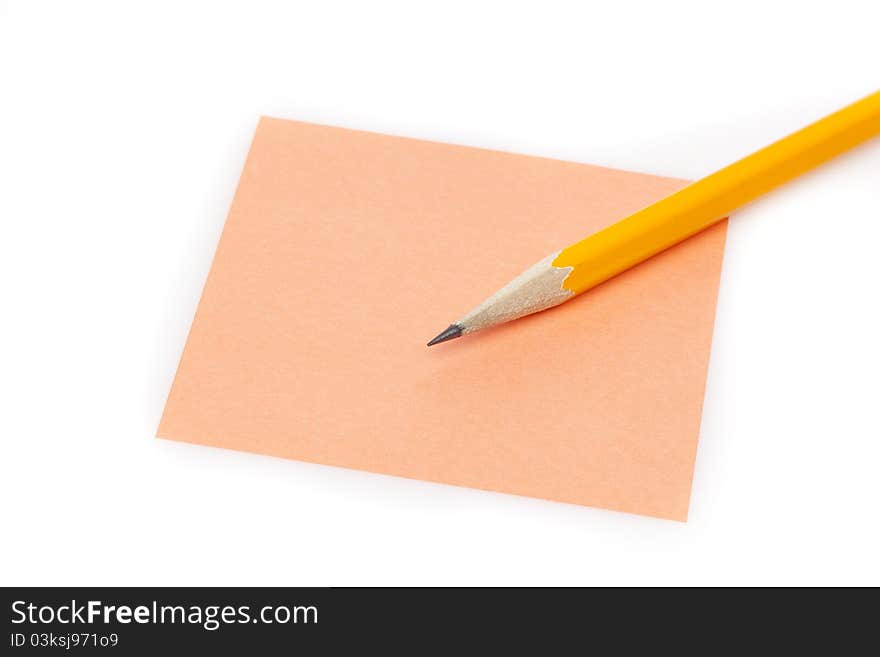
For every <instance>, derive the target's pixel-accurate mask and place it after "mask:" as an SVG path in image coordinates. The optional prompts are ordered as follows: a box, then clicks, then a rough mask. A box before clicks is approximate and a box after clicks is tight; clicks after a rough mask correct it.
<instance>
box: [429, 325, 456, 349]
mask: <svg viewBox="0 0 880 657" xmlns="http://www.w3.org/2000/svg"><path fill="white" fill-rule="evenodd" d="M461 332H462V328H461V327H460V326H459V325H458V324H450V325H449V326H448V327H447V328H446V329H445V330H444V331H443V332H442V333H441V334H440V335H438V336H437V337H436V338H434V339H433V340H431V341H430V342H429V343H428V346H429V347H430V346H431V345H435V344H439V343H441V342H446V341H447V340H453V339H455V338H460V337H461Z"/></svg>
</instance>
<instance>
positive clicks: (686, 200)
mask: <svg viewBox="0 0 880 657" xmlns="http://www.w3.org/2000/svg"><path fill="white" fill-rule="evenodd" d="M878 134H880V92H877V93H874V94H872V95H870V96H868V97H867V98H864V99H862V100H860V101H858V102H856V103H853V104H852V105H850V106H848V107H845V108H844V109H842V110H840V111H838V112H835V113H834V114H831V115H830V116H827V117H825V118H824V119H821V120H819V121H817V122H816V123H813V124H811V125H809V126H807V127H806V128H804V129H802V130H800V131H798V132H795V133H794V134H791V135H789V136H788V137H785V138H783V139H780V140H779V141H777V142H775V143H773V144H771V145H769V146H767V147H766V148H763V149H761V150H759V151H757V152H755V153H753V154H751V155H749V156H747V157H745V158H743V159H741V160H739V161H737V162H735V163H733V164H731V165H729V166H727V167H725V168H723V169H721V170H720V171H717V172H716V173H713V174H712V175H710V176H708V177H706V178H703V179H702V180H700V181H698V182H695V183H693V184H691V185H688V186H687V187H685V188H684V189H682V190H680V191H678V192H676V193H674V194H672V195H671V196H668V197H666V198H664V199H662V200H660V201H658V202H657V203H654V204H653V205H649V206H648V207H646V208H644V209H642V210H639V211H638V212H636V213H635V214H632V215H630V216H628V217H626V218H625V219H622V220H621V221H618V222H617V223H615V224H612V225H611V226H609V227H608V228H605V229H604V230H601V231H599V232H597V233H595V234H593V235H591V236H590V237H587V238H586V239H583V240H581V241H580V242H577V243H576V244H573V245H571V246H569V247H568V248H566V249H564V250H563V251H561V252H560V254H559V255H558V256H557V257H556V259H555V260H554V261H553V266H554V267H573V270H572V272H571V273H570V274H569V276H568V278H567V279H566V280H565V282H564V284H563V286H564V287H565V288H566V289H568V290H570V291H571V292H573V293H574V294H579V293H581V292H584V291H586V290H589V289H590V288H592V287H594V286H596V285H598V284H599V283H602V282H603V281H605V280H607V279H609V278H611V277H612V276H615V275H616V274H619V273H620V272H622V271H624V270H626V269H629V268H630V267H632V266H634V265H636V264H638V263H639V262H641V261H643V260H646V259H647V258H650V257H651V256H653V255H655V254H657V253H659V252H661V251H663V250H665V249H667V248H669V247H670V246H673V245H674V244H677V243H678V242H681V241H682V240H684V239H687V238H688V237H690V236H691V235H694V234H695V233H698V232H699V231H701V230H703V229H704V228H707V227H708V226H710V225H712V224H714V223H716V222H718V221H720V220H721V219H723V218H724V217H726V216H727V215H728V214H730V213H731V212H732V211H733V210H736V209H737V208H739V207H742V206H743V205H745V204H747V203H749V202H750V201H753V200H754V199H756V198H758V197H759V196H761V195H763V194H766V193H767V192H769V191H771V190H773V189H775V188H776V187H779V186H780V185H782V184H784V183H786V182H788V181H789V180H791V179H793V178H795V177H797V176H799V175H801V174H802V173H804V172H806V171H808V170H810V169H812V168H814V167H816V166H818V165H819V164H822V163H823V162H826V161H828V160H830V159H831V158H833V157H835V156H837V155H840V154H841V153H843V152H844V151H846V150H848V149H850V148H852V147H854V146H857V145H858V144H860V143H862V142H864V141H866V140H868V139H870V138H872V137H874V136H877V135H878Z"/></svg>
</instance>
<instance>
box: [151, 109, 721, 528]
mask: <svg viewBox="0 0 880 657" xmlns="http://www.w3.org/2000/svg"><path fill="white" fill-rule="evenodd" d="M683 184H684V182H683V181H680V180H671V179H668V178H658V177H655V176H648V175H642V174H635V173H629V172H626V171H618V170H613V169H606V168H601V167H595V166H587V165H583V164H573V163H569V162H559V161H555V160H548V159H543V158H537V157H527V156H522V155H511V154H507V153H498V152H494V151H487V150H479V149H475V148H465V147H460V146H451V145H446V144H437V143H431V142H425V141H418V140H413V139H403V138H398V137H390V136H386V135H379V134H372V133H366V132H357V131H351V130H344V129H339V128H329V127H324V126H317V125H310V124H306V123H298V122H294V121H282V120H277V119H263V120H261V121H260V124H259V127H258V128H257V132H256V135H255V137H254V141H253V144H252V146H251V150H250V153H249V155H248V158H247V164H246V166H245V169H244V172H243V174H242V177H241V181H240V183H239V187H238V191H237V193H236V195H235V199H234V201H233V204H232V208H231V210H230V213H229V217H228V219H227V221H226V226H225V228H224V230H223V236H222V238H221V241H220V245H219V247H218V248H217V253H216V256H215V258H214V263H213V266H212V268H211V272H210V275H209V276H208V281H207V284H206V286H205V290H204V293H203V295H202V299H201V302H200V303H199V307H198V311H197V313H196V317H195V320H194V321H193V325H192V329H191V331H190V334H189V338H188V340H187V344H186V348H185V350H184V353H183V357H182V358H181V361H180V366H179V368H178V371H177V375H176V378H175V380H174V384H173V386H172V389H171V393H170V395H169V398H168V402H167V405H166V407H165V412H164V414H163V417H162V421H161V424H160V426H159V436H160V437H163V438H169V439H173V440H182V441H187V442H194V443H199V444H204V445H213V446H216V447H226V448H230V449H237V450H244V451H249V452H259V453H262V454H271V455H273V456H281V457H285V458H291V459H299V460H303V461H311V462H315V463H323V464H329V465H336V466H341V467H346V468H357V469H360V470H369V471H372V472H380V473H385V474H391V475H398V476H403V477H412V478H415V479H424V480H429V481H437V482H444V483H448V484H455V485H458V486H470V487H473V488H481V489H487V490H492V491H501V492H505V493H514V494H517V495H529V496H533V497H541V498H546V499H550V500H558V501H562V502H571V503H575V504H585V505H590V506H597V507H605V508H608V509H616V510H620V511H628V512H632V513H640V514H647V515H652V516H660V517H663V518H673V519H677V520H684V519H686V517H687V510H688V500H689V496H690V488H691V480H692V477H693V467H694V456H695V453H696V447H697V439H698V434H699V428H700V411H701V406H702V401H703V392H704V387H705V380H706V369H707V365H708V360H709V349H710V343H711V338H712V324H713V320H714V313H715V302H716V296H717V291H718V280H719V272H720V268H721V258H722V252H723V248H724V238H725V232H726V223H722V224H718V225H716V226H714V227H713V228H710V229H709V230H707V231H705V232H703V233H700V234H699V235H696V236H695V237H692V238H691V239H689V240H687V241H686V242H684V243H682V244H680V245H679V246H676V247H674V248H672V249H670V250H668V251H666V252H665V253H662V254H660V255H659V256H656V257H654V258H653V259H651V260H649V261H648V262H646V263H644V264H642V265H640V266H638V267H636V268H635V269H632V270H630V271H628V272H626V273H624V274H622V275H620V276H618V277H616V278H614V279H612V280H611V281H608V282H607V283H605V284H603V285H601V286H599V287H598V288H596V289H594V290H592V291H591V292H588V293H587V294H584V295H581V296H579V297H578V298H576V299H574V300H572V301H569V302H568V303H566V304H564V305H562V306H560V307H558V308H554V309H552V310H549V311H546V312H543V313H539V314H537V315H532V316H530V317H527V318H524V319H520V320H517V321H515V322H512V323H510V324H507V325H504V326H501V327H498V328H495V329H490V330H488V331H485V332H482V333H479V334H476V335H473V336H470V337H467V336H466V337H464V338H462V339H459V340H455V341H452V342H449V343H446V344H443V345H439V346H436V347H432V348H430V349H428V348H426V347H425V342H426V341H427V340H428V339H430V338H431V337H432V336H434V335H435V334H436V333H437V331H438V330H440V329H441V328H443V327H445V326H446V325H448V324H449V322H450V321H451V320H453V319H455V318H456V317H458V316H459V315H461V314H462V313H463V312H464V311H466V310H468V309H469V308H471V307H473V306H474V305H476V304H477V303H479V302H480V301H482V300H483V299H484V298H486V297H487V296H488V295H489V294H491V293H492V292H494V291H495V290H496V289H498V288H499V287H501V286H502V285H503V284H504V283H506V282H507V281H508V280H510V279H511V278H512V277H513V276H515V275H516V274H518V273H519V272H520V271H522V270H523V269H525V268H526V267H527V266H529V265H531V264H533V263H534V262H536V261H537V260H539V259H541V258H542V257H544V256H545V255H547V254H548V253H551V252H553V251H556V250H558V249H560V248H562V247H564V246H566V245H567V244H570V243H572V242H575V241H577V240H579V239H581V238H583V237H584V236H585V235H588V234H589V233H592V232H594V231H596V230H599V229H601V228H603V227H605V226H607V225H608V224H610V223H612V222H614V221H616V220H618V219H620V218H622V217H623V216H625V215H626V214H628V213H630V212H633V211H635V210H637V209H639V208H641V207H643V206H645V205H647V204H649V203H651V202H653V201H655V200H657V199H659V198H661V197H662V196H665V195H667V194H669V193H670V192H672V191H674V190H676V189H678V188H680V187H681V186H682V185H683Z"/></svg>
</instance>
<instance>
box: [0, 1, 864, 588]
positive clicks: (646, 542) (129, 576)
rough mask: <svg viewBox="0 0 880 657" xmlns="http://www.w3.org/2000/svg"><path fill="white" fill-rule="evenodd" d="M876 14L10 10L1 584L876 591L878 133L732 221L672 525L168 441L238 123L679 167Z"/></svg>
mask: <svg viewBox="0 0 880 657" xmlns="http://www.w3.org/2000/svg"><path fill="white" fill-rule="evenodd" d="M878 25H880V3H877V2H876V0H866V1H864V2H856V1H846V0H835V2H833V3H832V2H812V1H807V0H799V1H797V2H795V1H792V2H772V1H770V0H759V1H751V0H739V1H738V2H725V3H719V2H706V1H705V0H694V1H671V0H667V1H665V2H633V1H622V0H615V1H614V2H610V1H603V2H597V3H590V2H572V3H557V2H548V1H547V0H541V1H540V2H538V1H536V2H532V3H516V2H477V1H469V2H452V1H450V0H444V1H443V2H436V3H425V2H412V1H410V2H396V3H391V2H377V1H375V0H373V1H371V2H351V3H341V2H326V1H324V2H318V1H315V2H308V3H296V2H278V3H267V2H254V1H247V2H245V1H242V2H237V3H224V2H216V1H214V2H198V3H197V2H183V1H174V2H160V1H157V0H150V1H149V2H119V1H107V2H91V1H85V0H82V1H80V2H68V1H59V2H42V1H38V0H30V1H24V0H22V1H2V0H0V290H2V320H0V433H2V440H0V527H2V529H0V532H2V538H0V583H2V584H6V585H12V584H20V585H38V584H39V585H51V584H93V585H98V584H102V585H123V584H152V585H160V584H167V585H172V584H180V585H196V584H206V585H207V584H212V585H221V584H242V585H243V584H253V585H331V584H336V585H339V584H585V585H589V584H874V585H877V584H880V559H878V554H880V528H878V516H880V513H878V508H877V507H878V502H880V481H878V475H877V473H878V471H880V420H878V405H880V394H878V393H880V349H878V342H880V341H878V336H880V310H878V305H880V304H878V296H880V295H878V282H880V257H878V242H880V141H875V142H873V143H871V144H869V145H866V146H864V147H862V148H860V149H858V150H857V151H854V152H852V153H851V154H848V155H846V156H844V157H843V158H841V159H840V160H838V161H836V162H834V163H833V164H831V165H829V166H826V167H825V168H823V169H821V170H820V171H817V172H815V173H813V174H811V175H808V176H807V177H805V178H803V179H801V180H799V181H797V182H796V183H794V184H791V185H790V186H788V187H787V188H785V189H784V190H782V191H780V192H778V193H775V194H773V195H772V196H770V197H768V198H766V199H765V200H762V201H760V202H758V203H756V204H754V205H753V206H752V207H750V208H748V209H745V210H743V211H741V212H739V213H737V214H736V215H735V218H734V219H733V220H732V222H731V224H730V232H729V242H728V245H727V251H726V255H725V262H724V271H723V277H722V284H721V294H720V298H719V307H718V318H717V323H716V333H715V341H714V346H713V351H712V360H711V367H710V373H709V382H708V388H707V395H706V402H705V409H704V411H705V412H704V420H703V428H702V435H701V442H700V448H699V454H698V458H697V468H696V476H695V482H694V489H693V497H692V502H691V514H690V520H689V522H688V523H687V524H681V523H676V522H669V521H661V520H654V519H650V518H642V517H638V516H632V515H626V514H620V513H613V512H609V511H603V510H597V509H590V508H581V507H577V506H569V505H563V504H556V503H550V502H545V501H541V500H533V499H526V498H518V497H513V496H506V495H500V494H492V493H485V492H479V491H473V490H467V489H461V488H454V487H449V486H442V485H435V484H428V483H422V482H416V481H407V480H403V479H395V478H391V477H384V476H379V475H372V474H367V473H361V472H352V471H346V470H341V469H336V468H330V467H322V466H316V465H308V464H303V463H297V462H293V461H283V460H278V459H272V458H268V457H262V456H256V455H249V454H241V453H233V452H226V451H221V450H217V449H211V448H205V447H196V446H191V445H185V444H178V443H173V442H166V441H161V440H156V439H155V438H154V437H153V436H154V434H155V430H156V427H157V424H158V421H159V416H160V414H161V411H162V407H163V404H164V401H165V397H166V395H167V393H168V389H169V386H170V384H171V380H172V377H173V375H174V371H175V368H176V366H177V361H178V358H179V356H180V353H181V350H182V348H183V345H184V341H185V338H186V334H187V330H188V328H189V324H190V322H191V320H192V317H193V314H194V312H195V308H196V304H197V301H198V298H199V294H200V292H201V287H202V284H203V282H204V280H205V277H206V274H207V272H208V268H209V265H210V262H211V258H212V255H213V251H214V248H215V246H216V243H217V239H218V237H219V235H220V230H221V228H222V225H223V221H224V218H225V215H226V211H227V209H228V206H229V203H230V200H231V198H232V195H233V192H234V190H235V185H236V182H237V179H238V175H239V173H240V170H241V167H242V164H243V162H244V157H245V153H246V150H247V148H248V145H249V142H250V139H251V136H252V133H253V129H254V127H255V125H256V122H257V117H258V116H259V115H261V114H267V115H272V116H278V117H285V118H292V119H301V120H307V121H313V122H318V123H325V124H332V125H340V126H347V127H353V128H361V129H367V130H374V131H380V132H387V133H391V134H397V135H406V136H412V137H420V138H426V139H432V140H440V141H446V142H454V143H458V144H467V145H474V146H482V147H489V148H496V149H500V150H505V151H515V152H523V153H531V154H537V155H544V156H550V157H557V158H562V159H569V160H576V161H582V162H590V163H596V164H603V165H609V166H614V167H622V168H628V169H634V170H637V171H644V172H650V173H657V174H662V175H669V176H680V177H689V178H695V177H699V176H702V175H705V174H707V173H710V172H711V171H713V170H714V169H716V168H718V167H720V166H722V165H724V164H726V163H728V162H730V161H732V160H734V159H735V158H737V157H739V156H742V155H745V154H747V153H748V152H750V151H752V150H754V149H756V148H758V147H760V146H762V145H764V144H766V143H768V142H769V141H772V140H773V139H775V138H777V137H780V136H783V135H784V134H786V133H787V132H790V131H792V130H794V129H796V128H799V127H801V126H803V125H804V124H806V123H807V122H809V121H811V120H813V119H816V118H819V117H820V116H822V115H823V114H825V113H828V112H830V111H832V110H834V109H837V108H839V107H841V106H843V105H844V104H846V103H848V102H850V101H853V100H856V99H857V98H859V97H861V96H863V95H866V94H867V93H869V92H872V91H875V90H877V89H878V88H880V41H878V39H877V26H878Z"/></svg>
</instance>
